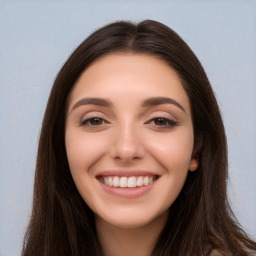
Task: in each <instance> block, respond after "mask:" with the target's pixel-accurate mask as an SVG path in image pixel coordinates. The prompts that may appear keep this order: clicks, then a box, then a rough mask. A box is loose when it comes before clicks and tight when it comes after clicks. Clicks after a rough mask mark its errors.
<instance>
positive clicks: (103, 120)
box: [80, 116, 109, 127]
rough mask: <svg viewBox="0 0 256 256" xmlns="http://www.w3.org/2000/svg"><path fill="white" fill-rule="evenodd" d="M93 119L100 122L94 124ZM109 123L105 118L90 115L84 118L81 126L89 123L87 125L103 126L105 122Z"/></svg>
mask: <svg viewBox="0 0 256 256" xmlns="http://www.w3.org/2000/svg"><path fill="white" fill-rule="evenodd" d="M93 121H96V122H99V121H100V124H92V122H93ZM108 123H109V122H107V121H106V120H105V119H103V118H101V117H97V116H94V117H90V118H87V119H85V120H82V121H81V124H80V125H81V126H84V125H87V126H94V127H97V126H101V125H103V124H108Z"/></svg>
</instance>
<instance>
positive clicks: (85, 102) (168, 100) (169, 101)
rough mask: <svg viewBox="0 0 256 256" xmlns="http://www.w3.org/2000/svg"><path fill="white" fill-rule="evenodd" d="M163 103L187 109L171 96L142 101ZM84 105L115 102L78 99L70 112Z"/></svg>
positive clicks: (145, 102) (109, 104) (108, 104)
mask: <svg viewBox="0 0 256 256" xmlns="http://www.w3.org/2000/svg"><path fill="white" fill-rule="evenodd" d="M161 104H173V105H175V106H177V107H178V108H180V109H181V110H182V111H183V112H185V109H184V108H183V107H182V106H181V104H180V103H179V102H177V101H176V100H174V99H172V98H169V97H152V98H149V99H146V100H145V101H144V102H143V103H142V107H150V106H157V105H161ZM83 105H97V106H101V107H112V106H113V103H112V102H111V101H110V100H108V99H104V98H83V99H80V100H79V101H77V102H76V103H75V104H74V105H73V107H72V108H71V111H70V113H71V112H72V111H73V110H74V109H76V108H78V107H80V106H83ZM185 113H186V112H185Z"/></svg>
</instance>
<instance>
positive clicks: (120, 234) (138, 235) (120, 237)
mask: <svg viewBox="0 0 256 256" xmlns="http://www.w3.org/2000/svg"><path fill="white" fill-rule="evenodd" d="M167 216H168V213H165V214H163V215H162V216H160V217H158V218H157V219H155V220H154V221H152V222H151V223H149V224H147V225H144V226H142V227H136V228H120V227H116V226H113V225H111V224H109V223H107V222H105V221H104V220H103V219H100V218H98V219H96V229H97V234H98V238H99V242H100V244H101V247H102V249H103V252H104V256H120V255H122V256H130V255H133V256H149V255H151V253H152V251H153V249H154V247H155V244H156V242H157V239H158V238H159V235H160V233H161V231H162V230H163V228H164V226H165V223H166V220H167Z"/></svg>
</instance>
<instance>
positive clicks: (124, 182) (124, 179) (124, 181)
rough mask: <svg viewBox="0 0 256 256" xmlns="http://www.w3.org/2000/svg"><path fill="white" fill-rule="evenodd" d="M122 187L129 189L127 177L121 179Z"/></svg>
mask: <svg viewBox="0 0 256 256" xmlns="http://www.w3.org/2000/svg"><path fill="white" fill-rule="evenodd" d="M120 187H121V188H126V187H127V177H121V178H120Z"/></svg>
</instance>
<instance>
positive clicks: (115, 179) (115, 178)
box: [113, 177, 119, 187]
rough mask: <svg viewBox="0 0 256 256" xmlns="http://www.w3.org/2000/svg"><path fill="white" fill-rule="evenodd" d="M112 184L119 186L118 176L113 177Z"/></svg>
mask: <svg viewBox="0 0 256 256" xmlns="http://www.w3.org/2000/svg"><path fill="white" fill-rule="evenodd" d="M113 186H114V187H119V177H114V179H113Z"/></svg>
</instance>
